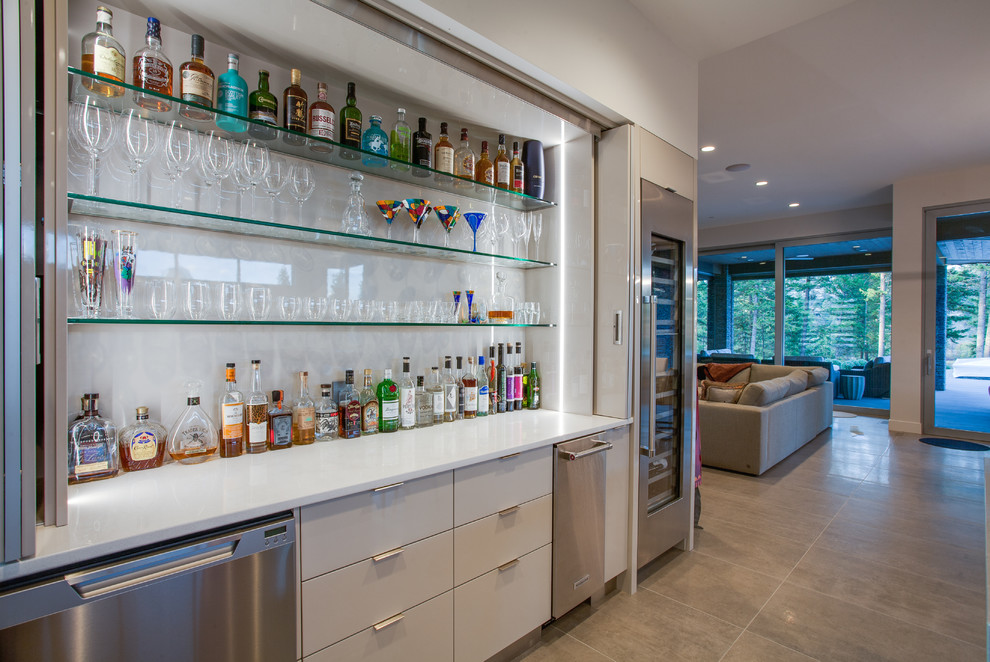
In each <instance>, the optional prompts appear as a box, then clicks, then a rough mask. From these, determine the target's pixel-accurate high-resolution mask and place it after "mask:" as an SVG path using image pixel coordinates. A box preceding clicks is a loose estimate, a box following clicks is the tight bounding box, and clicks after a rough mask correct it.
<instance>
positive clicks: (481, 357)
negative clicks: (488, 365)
mask: <svg viewBox="0 0 990 662" xmlns="http://www.w3.org/2000/svg"><path fill="white" fill-rule="evenodd" d="M478 365H485V355H484V354H479V355H478Z"/></svg>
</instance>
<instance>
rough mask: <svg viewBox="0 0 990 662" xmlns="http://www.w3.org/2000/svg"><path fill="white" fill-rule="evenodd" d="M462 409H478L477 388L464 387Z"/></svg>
mask: <svg viewBox="0 0 990 662" xmlns="http://www.w3.org/2000/svg"><path fill="white" fill-rule="evenodd" d="M464 411H478V388H477V387H476V386H465V387H464Z"/></svg>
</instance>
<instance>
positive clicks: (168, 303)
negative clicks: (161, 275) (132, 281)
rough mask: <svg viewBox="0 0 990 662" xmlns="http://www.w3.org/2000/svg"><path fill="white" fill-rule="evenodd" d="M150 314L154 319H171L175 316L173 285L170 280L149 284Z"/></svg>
mask: <svg viewBox="0 0 990 662" xmlns="http://www.w3.org/2000/svg"><path fill="white" fill-rule="evenodd" d="M151 314H152V315H153V316H154V318H155V319H159V320H167V319H172V316H173V315H175V283H173V282H172V281H170V280H153V281H152V282H151Z"/></svg>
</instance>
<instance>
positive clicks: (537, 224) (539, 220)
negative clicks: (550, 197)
mask: <svg viewBox="0 0 990 662" xmlns="http://www.w3.org/2000/svg"><path fill="white" fill-rule="evenodd" d="M542 234H543V214H537V215H536V216H534V217H533V241H534V242H536V247H535V249H534V253H535V255H534V256H533V259H534V260H539V259H540V235H542Z"/></svg>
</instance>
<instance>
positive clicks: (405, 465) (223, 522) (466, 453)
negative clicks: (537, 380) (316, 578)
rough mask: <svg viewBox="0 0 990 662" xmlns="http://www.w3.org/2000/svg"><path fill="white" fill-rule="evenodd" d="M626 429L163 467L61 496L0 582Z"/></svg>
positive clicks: (380, 444)
mask: <svg viewBox="0 0 990 662" xmlns="http://www.w3.org/2000/svg"><path fill="white" fill-rule="evenodd" d="M628 423H631V420H623V419H616V418H608V417H605V416H584V415H579V414H563V413H560V412H555V411H547V410H540V411H521V412H514V413H511V414H499V415H496V416H487V417H484V418H478V419H475V420H473V421H472V420H466V421H457V422H455V423H448V424H444V425H440V426H437V427H431V428H424V429H420V430H408V431H399V432H396V433H393V434H377V435H375V436H373V437H361V438H358V439H339V440H334V441H329V442H317V443H315V444H313V445H311V446H302V447H293V448H291V449H289V450H284V451H276V452H271V451H270V452H267V453H261V454H258V455H243V456H241V457H238V458H230V459H221V458H217V459H214V460H211V461H209V462H204V463H203V464H198V465H180V464H175V463H173V464H168V465H165V466H163V467H161V468H159V469H152V470H148V471H139V472H135V473H126V474H122V475H120V476H118V477H116V478H112V479H109V480H102V481H97V482H94V483H87V484H83V485H75V486H70V487H69V504H68V505H69V523H68V525H67V526H61V527H53V526H48V527H39V528H38V529H37V554H36V555H35V556H34V557H32V558H29V559H24V560H22V561H17V562H13V563H8V564H6V565H2V566H0V581H7V580H11V579H14V578H17V577H23V576H27V575H33V574H36V573H40V572H47V571H50V570H53V569H55V568H60V567H63V566H67V565H70V564H76V563H79V562H82V561H87V560H90V559H94V558H97V557H100V556H106V555H108V554H114V553H118V552H122V551H124V550H127V549H130V548H134V547H140V546H143V545H148V544H152V543H157V542H161V541H164V540H169V539H172V538H177V537H181V536H185V535H189V534H192V533H197V532H201V531H206V530H209V529H213V528H216V527H221V526H227V525H231V524H236V523H238V522H242V521H244V520H249V519H253V518H256V517H261V516H265V515H270V514H273V513H278V512H281V511H285V510H290V509H292V508H296V507H299V506H305V505H307V504H311V503H318V502H320V501H326V500H328V499H334V498H337V497H342V496H346V495H348V494H354V493H356V492H361V491H363V490H367V489H372V488H375V487H380V486H382V485H388V484H390V483H395V482H398V481H402V480H411V479H413V478H418V477H420V476H428V475H430V474H435V473H438V472H441V471H447V470H450V469H456V468H458V467H464V466H467V465H470V464H476V463H478V462H483V461H485V460H490V459H493V458H497V457H501V456H503V455H507V454H510V453H517V452H521V451H526V450H530V449H533V448H540V447H542V446H548V445H551V444H555V443H558V442H560V441H564V440H567V439H574V438H577V437H582V436H585V435H589V434H595V433H597V432H602V431H604V430H608V429H611V428H614V427H616V426H620V425H625V424H628Z"/></svg>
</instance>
